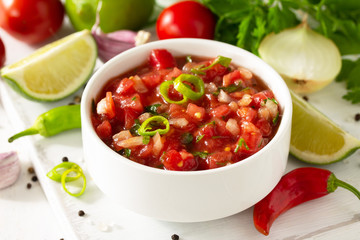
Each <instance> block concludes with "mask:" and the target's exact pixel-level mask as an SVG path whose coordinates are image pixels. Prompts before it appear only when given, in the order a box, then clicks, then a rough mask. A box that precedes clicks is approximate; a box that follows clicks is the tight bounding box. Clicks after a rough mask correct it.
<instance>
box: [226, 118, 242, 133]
mask: <svg viewBox="0 0 360 240" xmlns="http://www.w3.org/2000/svg"><path fill="white" fill-rule="evenodd" d="M225 128H226V129H227V130H228V131H229V132H230V133H231V134H232V135H234V136H236V135H238V134H239V133H240V127H239V124H238V123H237V121H236V120H235V119H233V118H229V120H227V122H226V125H225Z"/></svg>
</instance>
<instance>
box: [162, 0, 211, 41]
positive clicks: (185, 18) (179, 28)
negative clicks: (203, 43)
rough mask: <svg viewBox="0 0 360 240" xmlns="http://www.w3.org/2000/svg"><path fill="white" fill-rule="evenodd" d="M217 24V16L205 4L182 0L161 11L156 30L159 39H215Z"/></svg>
mask: <svg viewBox="0 0 360 240" xmlns="http://www.w3.org/2000/svg"><path fill="white" fill-rule="evenodd" d="M215 24H216V19H215V16H214V15H213V13H212V12H211V11H210V10H209V9H208V8H206V7H205V6H204V5H202V4H201V3H198V2H195V1H182V2H178V3H175V4H173V5H171V6H169V7H167V8H165V9H164V10H163V11H162V12H161V13H160V15H159V17H158V20H157V22H156V32H157V35H158V38H159V39H168V38H187V37H188V38H205V39H213V38H214V31H215Z"/></svg>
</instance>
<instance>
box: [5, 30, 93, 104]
mask: <svg viewBox="0 0 360 240" xmlns="http://www.w3.org/2000/svg"><path fill="white" fill-rule="evenodd" d="M96 58H97V46H96V42H95V40H94V39H93V37H92V35H91V33H90V31H88V30H84V31H81V32H76V33H73V34H71V35H69V36H66V37H64V38H62V39H59V40H57V41H55V42H52V43H50V44H48V45H45V46H44V47H42V48H39V49H38V50H37V51H35V52H34V53H32V54H31V55H29V56H27V57H26V58H24V59H22V60H20V61H19V62H16V63H14V64H12V65H9V66H6V67H4V68H3V69H1V72H0V73H1V76H2V77H3V78H4V80H5V81H6V82H7V83H8V84H9V85H10V86H11V87H12V88H14V89H15V90H16V91H17V92H19V93H21V94H22V95H24V96H25V97H27V98H29V99H31V100H37V101H56V100H60V99H63V98H65V97H66V96H68V95H70V94H72V93H73V92H75V91H76V90H78V89H79V88H80V87H81V86H82V85H83V84H84V83H85V82H86V81H87V80H88V79H89V77H90V75H91V73H92V72H93V69H94V66H95V62H96Z"/></svg>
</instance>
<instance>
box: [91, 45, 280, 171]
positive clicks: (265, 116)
mask: <svg viewBox="0 0 360 240" xmlns="http://www.w3.org/2000/svg"><path fill="white" fill-rule="evenodd" d="M231 61H232V60H231V59H230V58H228V57H224V56H217V57H214V58H210V59H207V58H199V57H196V56H192V55H188V56H182V57H176V58H175V57H174V56H173V55H172V54H171V53H170V52H169V51H168V50H166V49H153V50H151V52H150V54H149V57H148V60H147V61H146V62H145V63H144V64H142V65H140V66H138V67H136V68H135V69H132V70H130V71H129V72H127V73H125V74H121V75H119V76H116V77H114V78H112V79H110V80H109V81H108V83H107V84H106V85H105V87H104V88H103V90H102V91H101V92H100V94H99V96H98V98H97V99H94V104H95V105H96V109H95V108H94V109H93V112H92V123H93V125H94V129H95V131H96V133H97V134H98V136H99V137H100V138H101V139H102V140H103V141H104V143H106V144H107V145H108V146H109V147H110V148H111V149H113V150H114V151H116V152H117V153H119V154H121V155H122V156H124V157H126V158H128V159H130V160H132V161H134V162H137V163H140V164H143V165H146V166H150V167H155V168H161V169H165V170H175V171H194V170H206V169H213V168H218V167H223V166H226V165H229V164H233V163H236V162H239V161H241V160H243V159H245V158H247V157H249V156H251V155H253V154H254V153H256V152H257V151H259V150H260V149H262V148H263V147H264V146H266V145H267V143H268V142H269V141H270V140H271V138H272V137H273V136H274V134H275V132H276V129H277V127H278V125H279V122H280V121H281V113H280V107H279V104H278V102H277V100H276V99H275V96H274V94H273V92H272V91H271V90H270V89H269V88H268V87H267V86H266V85H265V84H264V83H263V82H262V80H261V79H259V78H258V77H256V76H255V75H254V74H253V73H252V72H251V71H249V70H248V69H246V68H243V67H240V66H236V65H234V64H232V63H231Z"/></svg>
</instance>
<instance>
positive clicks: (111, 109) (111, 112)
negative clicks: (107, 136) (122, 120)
mask: <svg viewBox="0 0 360 240" xmlns="http://www.w3.org/2000/svg"><path fill="white" fill-rule="evenodd" d="M105 107H106V116H107V118H108V119H113V118H114V117H115V104H114V100H113V98H112V93H111V92H106V98H105Z"/></svg>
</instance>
